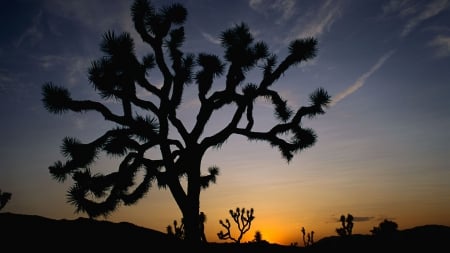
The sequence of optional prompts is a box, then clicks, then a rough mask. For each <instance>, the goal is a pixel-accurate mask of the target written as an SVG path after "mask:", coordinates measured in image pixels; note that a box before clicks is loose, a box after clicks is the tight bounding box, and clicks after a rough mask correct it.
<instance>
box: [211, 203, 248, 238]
mask: <svg viewBox="0 0 450 253" xmlns="http://www.w3.org/2000/svg"><path fill="white" fill-rule="evenodd" d="M229 212H230V216H231V217H232V218H233V221H234V223H236V224H237V228H238V230H239V236H237V237H234V236H233V235H232V233H231V222H230V220H228V219H225V222H224V221H222V220H219V223H220V225H222V227H224V228H225V229H226V231H225V232H223V231H222V230H221V231H220V232H219V233H217V236H218V237H219V239H220V240H228V239H230V240H232V241H234V242H236V243H240V242H241V240H242V237H243V236H244V234H245V233H247V232H248V231H249V230H250V227H251V225H252V221H253V220H254V219H255V216H254V215H253V213H254V210H253V208H251V209H250V210H245V208H242V209H240V208H239V207H237V208H236V211H233V209H230V211H229Z"/></svg>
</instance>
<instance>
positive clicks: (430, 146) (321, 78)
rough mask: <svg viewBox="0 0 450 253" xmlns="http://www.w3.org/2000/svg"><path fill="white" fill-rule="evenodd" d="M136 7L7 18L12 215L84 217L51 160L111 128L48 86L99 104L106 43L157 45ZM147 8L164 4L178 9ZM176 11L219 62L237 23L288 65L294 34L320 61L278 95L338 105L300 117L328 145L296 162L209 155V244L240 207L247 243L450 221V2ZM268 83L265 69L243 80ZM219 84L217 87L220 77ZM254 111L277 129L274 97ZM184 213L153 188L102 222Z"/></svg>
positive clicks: (2, 78) (188, 100) (32, 9)
mask: <svg viewBox="0 0 450 253" xmlns="http://www.w3.org/2000/svg"><path fill="white" fill-rule="evenodd" d="M132 2H133V1H132V0H129V1H119V0H115V1H110V2H108V5H105V4H104V2H103V4H102V2H100V1H89V0H85V1H77V2H60V1H57V0H41V1H32V2H30V1H24V0H19V1H14V2H8V3H5V8H2V10H1V11H0V12H1V15H0V20H1V21H2V22H1V28H2V31H4V35H3V36H2V38H1V39H0V56H1V59H2V60H1V61H0V101H1V107H0V108H1V109H0V115H1V118H2V122H3V124H1V125H0V138H1V139H2V140H3V144H2V147H1V148H0V157H1V158H2V159H0V190H1V191H2V192H10V193H12V197H11V200H10V201H9V202H8V203H7V204H6V206H5V207H4V208H3V209H2V210H1V212H12V213H21V214H30V215H39V216H43V217H47V218H52V219H74V218H76V217H87V215H86V214H84V213H79V214H77V213H74V211H75V207H74V206H72V205H70V204H69V203H67V198H66V193H67V190H68V189H69V187H70V186H71V185H72V181H71V180H68V181H66V182H64V183H59V182H57V181H56V180H54V179H52V177H51V175H50V173H49V171H48V167H49V166H51V165H53V163H54V162H56V161H57V160H62V161H64V160H65V159H64V156H63V155H62V154H61V152H60V151H61V150H60V147H61V144H62V140H63V138H64V137H66V136H68V137H74V138H78V139H80V140H82V141H91V140H93V139H94V138H97V137H98V136H100V135H101V134H103V133H104V132H105V131H106V130H108V129H109V128H110V127H111V125H112V124H110V123H109V122H105V121H104V119H103V117H102V116H101V115H99V114H96V113H82V114H76V113H73V112H69V113H65V114H62V115H55V114H51V113H50V112H48V111H46V110H45V108H44V106H43V103H42V101H41V99H42V93H41V87H42V85H43V84H44V83H46V82H49V81H51V82H53V83H55V84H56V85H58V86H59V85H60V86H63V87H65V88H67V89H68V90H69V91H70V92H71V94H72V97H73V98H75V99H80V100H83V99H92V100H97V101H101V100H100V99H99V96H98V94H97V93H96V92H95V90H94V89H93V87H92V85H91V84H90V83H89V81H88V79H87V75H88V73H87V69H88V67H89V66H90V62H91V61H92V60H96V59H98V58H99V57H101V56H102V52H101V50H100V42H101V38H102V36H103V34H104V33H105V32H107V31H109V30H111V31H114V32H115V33H116V34H120V33H121V32H129V33H130V35H131V37H132V38H133V39H134V42H135V49H136V54H137V55H138V56H141V55H143V54H145V53H147V52H150V51H151V50H150V48H149V47H147V46H146V45H145V44H144V43H143V42H142V40H141V39H140V37H139V36H138V35H137V33H136V31H135V30H134V27H133V24H132V19H131V16H130V7H131V4H132ZM151 2H152V3H153V4H154V5H155V6H156V7H157V8H160V7H163V6H164V5H166V4H167V2H165V1H151ZM173 3H181V4H182V5H183V6H184V7H185V8H186V9H187V12H188V16H187V20H186V23H185V31H186V41H185V44H184V46H183V47H182V49H183V51H184V52H185V53H195V54H198V53H203V52H205V53H213V54H216V55H217V56H219V57H220V58H221V59H222V60H223V59H224V57H223V54H224V52H223V48H222V47H221V46H220V43H219V36H220V33H221V32H223V31H224V30H226V29H229V28H232V27H233V26H234V25H235V24H239V23H241V22H244V23H246V24H247V25H248V27H249V28H250V31H251V33H252V35H253V36H254V37H255V41H264V42H266V43H267V44H268V46H269V50H270V51H271V52H273V53H275V54H276V55H277V56H278V60H279V61H280V60H281V59H284V57H285V56H286V55H287V49H288V46H289V42H290V41H291V40H293V39H296V38H305V37H309V36H312V37H314V38H316V39H317V40H318V52H317V56H316V57H315V58H313V59H312V60H309V61H307V62H306V63H302V64H299V65H297V66H295V67H292V68H291V69H289V70H288V71H287V72H286V73H285V74H284V75H283V76H282V77H281V78H280V79H279V80H278V81H277V82H276V83H275V84H274V86H273V88H274V89H275V90H277V91H278V92H279V93H280V95H281V96H282V97H283V98H284V99H286V100H287V102H288V105H289V106H290V107H291V108H294V109H296V108H298V107H300V106H303V105H307V104H308V96H309V95H310V94H311V93H312V92H313V91H314V90H316V89H317V88H320V87H323V88H324V89H325V90H327V91H328V92H329V94H330V95H331V98H332V101H331V103H330V106H329V107H328V108H326V109H325V114H323V115H318V116H316V117H314V118H311V119H305V120H304V121H303V122H302V124H304V125H305V126H307V127H310V128H312V129H313V130H314V131H315V132H316V134H317V136H318V139H317V142H316V143H315V144H314V145H313V146H312V147H310V148H307V149H304V150H302V151H301V152H299V153H297V154H295V156H294V157H293V159H292V160H291V161H290V162H289V163H288V162H286V160H284V159H283V158H282V156H281V154H280V152H279V151H278V150H277V149H276V148H272V147H271V146H270V145H269V144H268V143H265V142H251V141H248V140H246V139H244V138H243V137H240V136H235V135H233V136H231V138H229V139H228V140H227V141H226V142H225V143H224V144H223V145H222V146H221V147H220V148H218V149H210V150H208V151H207V152H206V154H205V156H204V159H203V160H202V171H207V168H208V167H210V166H218V167H219V168H220V173H219V175H218V177H217V182H216V183H214V184H211V185H210V186H209V187H208V188H207V189H205V190H202V192H201V195H200V210H201V211H204V212H205V214H206V217H207V221H206V224H205V226H206V228H205V229H206V233H207V238H208V241H211V242H226V241H222V240H219V239H218V238H217V235H216V234H217V233H218V232H219V231H220V230H223V228H222V227H221V226H220V224H219V220H221V219H222V220H223V219H227V218H228V219H229V218H230V216H229V213H228V210H229V209H233V210H234V209H235V208H237V207H239V208H246V209H250V208H253V209H254V211H255V213H254V215H255V217H256V218H255V220H254V221H253V223H252V226H251V230H250V231H249V232H247V233H246V234H245V236H244V238H243V240H242V241H243V242H246V241H250V240H252V239H253V237H254V234H255V232H256V231H260V232H261V234H262V239H263V240H267V241H269V242H271V243H278V244H283V245H289V244H291V243H295V242H297V243H298V244H299V245H302V244H303V242H302V241H301V236H302V234H301V231H300V229H301V228H302V227H304V228H305V229H306V232H310V231H314V232H315V233H314V238H315V240H320V238H324V237H327V236H333V235H337V233H336V231H335V229H336V228H339V227H340V222H339V218H340V216H341V215H347V214H352V215H353V216H354V218H355V219H354V223H355V225H354V230H353V232H354V233H355V234H370V229H372V228H373V227H375V226H378V225H379V223H380V222H382V221H383V220H385V219H387V220H390V221H394V222H396V223H397V224H398V229H399V230H403V229H407V228H413V227H416V226H422V225H431V224H436V225H445V226H450V217H449V216H448V213H450V194H449V192H450V184H449V183H448V182H450V158H449V157H450V145H449V143H450V132H449V131H448V129H449V128H450V100H449V99H447V98H446V96H445V95H446V94H450V85H448V84H449V83H450V71H448V70H449V69H450V25H449V24H450V1H449V0H431V1H425V2H423V1H416V0H410V1H398V0H383V1H373V2H364V3H362V2H361V1H353V0H342V1H329V0H326V1H325V0H324V1H293V0H292V1H291V0H273V1H266V0H248V1H230V2H227V3H223V2H209V1H188V0H184V1H173ZM155 72H157V71H155ZM155 75H156V76H157V74H155ZM153 78H155V82H156V83H160V82H161V79H160V78H159V79H158V77H153ZM260 78H261V72H260V71H259V68H258V67H256V68H255V71H252V72H250V73H249V75H248V76H247V79H246V80H245V82H258V81H259V80H260ZM213 85H217V86H218V87H221V85H223V79H221V78H219V79H217V80H215V82H214V84H213ZM105 103H107V104H108V106H111V107H113V108H114V106H115V104H114V102H112V101H107V102H105ZM198 107H199V104H198V101H196V100H195V85H194V84H190V85H188V86H186V97H183V101H182V104H181V106H180V110H179V115H182V116H181V119H182V120H183V121H184V122H185V124H186V125H187V126H188V127H192V124H193V120H195V117H196V110H197V109H198ZM255 108H258V109H257V110H256V114H255V115H257V117H255V118H257V119H255V120H256V123H255V128H257V129H258V130H260V129H266V128H267V127H268V126H270V124H271V123H273V121H274V118H273V111H272V109H271V108H268V106H266V104H265V101H263V100H257V103H256V104H255ZM229 116H230V115H229V113H228V111H226V110H225V111H219V112H218V113H217V114H214V115H213V117H212V118H211V120H210V122H211V123H212V124H211V125H209V128H208V129H207V130H206V131H205V132H206V133H208V132H212V131H214V130H216V129H218V128H220V127H222V126H223V125H224V124H225V123H227V122H228V120H229ZM149 155H154V154H153V153H151V152H149ZM101 158H102V159H101V161H100V162H99V163H97V164H96V165H95V166H94V167H93V168H92V170H93V171H96V172H97V171H99V172H102V171H108V172H109V171H114V170H116V168H117V165H118V162H119V160H118V159H117V158H111V157H109V156H106V155H105V156H102V157H101ZM100 219H104V218H100ZM180 219H181V212H180V210H179V208H178V206H177V205H176V203H175V201H174V199H173V197H172V196H171V194H170V192H169V191H168V190H167V189H158V186H157V184H156V183H155V184H154V185H153V186H152V188H151V189H150V190H149V192H148V193H147V196H145V197H144V198H143V199H141V200H140V201H138V202H137V204H135V205H132V206H124V205H123V206H121V207H119V208H118V210H117V211H115V212H113V213H112V214H111V215H110V216H109V217H107V219H106V220H108V221H113V222H122V221H123V222H130V223H133V224H135V225H138V226H142V227H146V228H151V229H154V230H157V231H161V232H165V228H166V227H167V226H168V225H172V222H173V221H174V220H177V221H180ZM233 225H234V224H232V232H233V231H234V232H236V231H235V230H233V228H234V229H236V227H235V226H233Z"/></svg>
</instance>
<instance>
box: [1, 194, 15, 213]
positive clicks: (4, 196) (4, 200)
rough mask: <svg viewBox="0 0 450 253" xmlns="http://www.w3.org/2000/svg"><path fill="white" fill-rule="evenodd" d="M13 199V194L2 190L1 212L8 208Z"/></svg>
mask: <svg viewBox="0 0 450 253" xmlns="http://www.w3.org/2000/svg"><path fill="white" fill-rule="evenodd" d="M11 197H12V194H11V193H10V192H2V190H0V210H2V209H3V207H5V206H6V203H8V202H9V201H10V200H11Z"/></svg>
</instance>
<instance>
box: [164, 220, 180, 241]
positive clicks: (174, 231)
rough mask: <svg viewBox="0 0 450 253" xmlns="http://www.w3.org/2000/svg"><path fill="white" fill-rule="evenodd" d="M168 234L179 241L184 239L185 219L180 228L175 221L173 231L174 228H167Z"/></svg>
mask: <svg viewBox="0 0 450 253" xmlns="http://www.w3.org/2000/svg"><path fill="white" fill-rule="evenodd" d="M166 229H167V234H168V235H170V236H173V237H175V238H178V239H184V223H183V219H181V222H180V226H178V222H177V220H173V229H172V226H171V225H169V226H167V228H166Z"/></svg>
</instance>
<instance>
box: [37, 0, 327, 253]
mask: <svg viewBox="0 0 450 253" xmlns="http://www.w3.org/2000/svg"><path fill="white" fill-rule="evenodd" d="M111 15H115V14H114V13H112V14H111ZM131 16H132V21H133V24H134V28H135V29H136V31H137V34H139V35H140V39H142V41H143V42H144V43H146V44H148V45H149V48H150V49H151V52H149V53H148V54H146V55H145V56H143V57H142V58H138V57H137V56H136V53H135V45H134V40H133V38H132V37H131V35H130V33H127V32H123V33H121V34H116V33H114V31H107V32H106V33H105V34H104V35H103V38H102V41H101V43H100V48H101V51H102V52H103V53H104V55H103V56H102V57H100V58H99V59H97V60H94V61H93V62H92V63H91V66H90V67H89V70H88V78H89V81H90V83H91V85H92V86H93V88H94V89H95V90H96V91H97V92H98V94H99V95H100V98H101V99H102V100H104V101H103V102H98V101H93V100H83V99H80V100H78V99H73V98H72V96H71V94H70V92H69V90H68V89H66V88H64V87H62V86H57V85H54V84H53V83H52V82H48V83H45V84H44V85H43V86H42V96H43V98H42V101H43V103H44V107H45V108H46V109H47V110H48V111H49V112H50V113H55V114H62V113H66V112H68V111H73V112H77V113H85V112H96V113H98V114H100V115H101V116H102V117H103V118H104V119H105V120H106V121H109V122H111V123H112V124H111V125H112V128H111V129H110V130H108V131H106V132H105V133H104V134H103V135H101V136H99V137H98V138H97V139H94V140H92V141H91V142H87V143H83V142H81V141H80V140H78V139H76V138H72V137H65V138H64V139H63V144H62V145H61V147H62V148H61V150H62V153H63V155H64V156H65V158H66V161H65V162H62V161H57V162H55V163H54V164H53V165H51V166H50V167H49V171H50V174H51V175H52V177H53V178H54V179H55V180H57V181H61V182H64V181H65V180H66V179H67V178H68V177H71V178H72V180H73V181H74V184H73V186H72V187H70V188H69V190H68V194H67V196H68V202H69V203H70V204H72V205H74V206H75V210H76V212H84V213H87V214H88V215H89V217H92V218H96V217H98V216H108V215H109V214H110V213H111V212H114V211H115V210H116V209H117V208H118V207H119V206H121V204H124V205H133V204H136V203H137V202H138V200H140V199H141V198H143V197H144V196H147V194H146V193H147V192H148V191H149V190H150V188H151V186H152V183H153V182H156V184H157V186H158V187H159V188H161V189H167V188H169V190H170V192H171V193H172V196H173V198H174V199H175V201H176V203H177V205H178V207H179V208H180V210H181V212H182V216H183V221H184V230H185V231H184V232H185V235H184V236H185V240H187V241H190V242H192V243H193V244H197V245H200V243H201V241H202V235H201V231H200V227H199V226H198V224H199V219H200V217H199V215H198V214H199V210H200V193H201V190H203V189H206V188H208V187H209V185H210V184H211V183H215V182H216V177H217V176H218V174H219V169H218V168H217V167H216V166H211V167H209V168H208V171H207V172H206V173H205V172H203V170H204V169H202V159H203V156H204V155H205V154H206V153H207V151H208V150H209V149H211V148H217V147H220V146H221V145H223V144H224V143H225V142H226V141H227V140H228V138H229V137H231V136H232V135H238V136H241V137H244V138H247V139H248V140H253V141H265V142H267V143H268V144H270V145H271V146H272V147H276V148H278V150H279V151H280V152H281V154H282V157H283V158H284V159H285V160H286V161H287V162H289V161H291V159H292V158H293V156H294V155H295V154H296V153H298V152H299V151H301V150H303V149H306V148H309V147H311V146H313V145H314V143H315V142H316V139H317V136H316V134H315V132H314V131H313V130H312V129H310V128H304V127H303V125H304V124H302V123H303V122H302V120H304V119H305V118H306V119H310V118H313V117H314V116H317V115H320V114H324V113H325V111H324V109H325V108H326V107H327V106H328V105H329V103H330V100H331V97H330V96H329V95H328V93H327V91H325V90H324V89H323V88H318V89H317V90H315V91H314V92H313V93H312V94H311V95H310V96H309V104H308V105H306V106H301V107H299V108H298V109H297V110H292V109H291V108H289V106H288V104H287V101H286V100H285V99H283V98H282V96H280V94H279V92H278V91H276V90H275V89H273V85H274V84H275V83H276V82H277V81H278V79H280V77H282V76H283V75H284V74H285V72H286V71H287V70H288V69H290V68H291V67H293V66H295V65H298V64H300V63H303V62H306V61H308V60H310V59H312V58H314V57H315V56H316V52H317V40H316V39H315V38H301V39H295V40H293V41H292V42H291V43H290V44H289V47H288V52H287V56H286V57H284V58H282V59H281V61H278V58H277V56H276V55H275V54H273V53H271V52H270V51H269V48H268V46H267V45H266V43H264V42H262V41H255V39H254V37H253V35H252V33H251V32H250V29H249V27H248V26H247V25H246V24H245V23H238V24H236V25H235V26H233V27H232V28H230V29H227V30H225V31H223V32H222V33H221V35H220V41H221V45H222V47H223V49H224V59H225V61H223V60H221V59H220V58H219V57H218V56H216V55H213V54H208V53H203V52H201V53H198V54H193V53H187V54H186V53H184V52H183V51H182V46H183V44H184V41H185V39H186V37H185V29H184V26H183V25H184V23H185V21H186V18H187V10H186V9H185V7H184V6H183V5H181V4H178V3H173V4H169V5H167V6H163V7H162V8H159V9H158V8H156V7H155V6H154V5H153V3H152V2H150V1H149V0H134V1H133V3H132V6H131ZM155 69H156V70H157V72H159V73H156V74H155V75H154V72H155V71H154V70H155ZM258 69H259V70H260V71H261V72H260V74H261V78H260V80H256V81H249V80H246V75H247V73H248V72H249V71H251V70H256V71H258ZM222 75H224V76H225V79H219V78H220V77H221V76H222ZM160 77H162V79H163V80H162V82H156V81H155V80H157V78H160ZM152 78H155V79H153V80H152ZM221 80H224V81H223V83H222V85H219V84H214V85H213V82H214V81H221ZM160 83H161V85H159V84H160ZM191 83H195V85H194V86H190V87H194V88H197V89H198V92H196V94H198V97H197V99H198V111H197V112H194V113H196V118H195V120H194V123H193V124H192V128H191V129H189V128H188V125H191V124H190V119H189V120H187V121H188V124H186V122H183V121H182V119H183V115H181V113H179V111H180V107H181V105H182V98H183V94H184V91H185V88H186V87H188V84H191ZM259 98H265V100H264V101H267V103H271V104H272V106H273V109H274V110H273V111H274V118H275V120H276V121H277V123H274V125H273V126H272V127H268V128H267V129H264V130H263V131H259V130H258V131H257V130H255V129H254V122H255V118H254V116H256V114H254V111H255V108H254V106H255V104H256V103H255V101H257V100H258V99H259ZM111 100H114V101H116V102H117V103H116V104H114V105H113V104H112V103H110V101H111ZM116 105H118V106H119V107H118V108H116V107H115V106H116ZM226 106H227V107H229V108H232V110H233V111H232V115H233V116H232V118H231V119H230V121H229V122H228V123H227V124H224V125H223V127H222V128H221V129H219V130H218V131H217V132H215V133H211V135H206V134H205V132H204V130H205V128H206V126H207V124H208V122H209V121H210V119H211V118H212V116H213V114H214V113H216V112H219V111H222V110H221V109H222V108H224V107H226ZM169 129H170V133H171V134H170V135H169ZM172 133H173V134H172ZM285 137H288V138H285ZM150 149H151V150H158V151H160V153H159V154H157V155H155V157H150V156H151V155H150V154H151V153H152V152H147V151H148V150H150ZM101 153H103V154H107V155H106V156H103V155H100V154H101ZM109 156H115V157H119V158H121V159H122V161H121V162H120V164H119V165H118V169H117V171H112V172H111V173H109V174H101V173H93V172H91V169H92V168H93V166H92V165H93V164H94V162H95V161H97V160H98V159H100V158H105V157H106V158H108V157H109ZM138 172H139V173H138ZM184 180H186V182H187V186H186V187H184V185H183V184H184Z"/></svg>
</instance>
